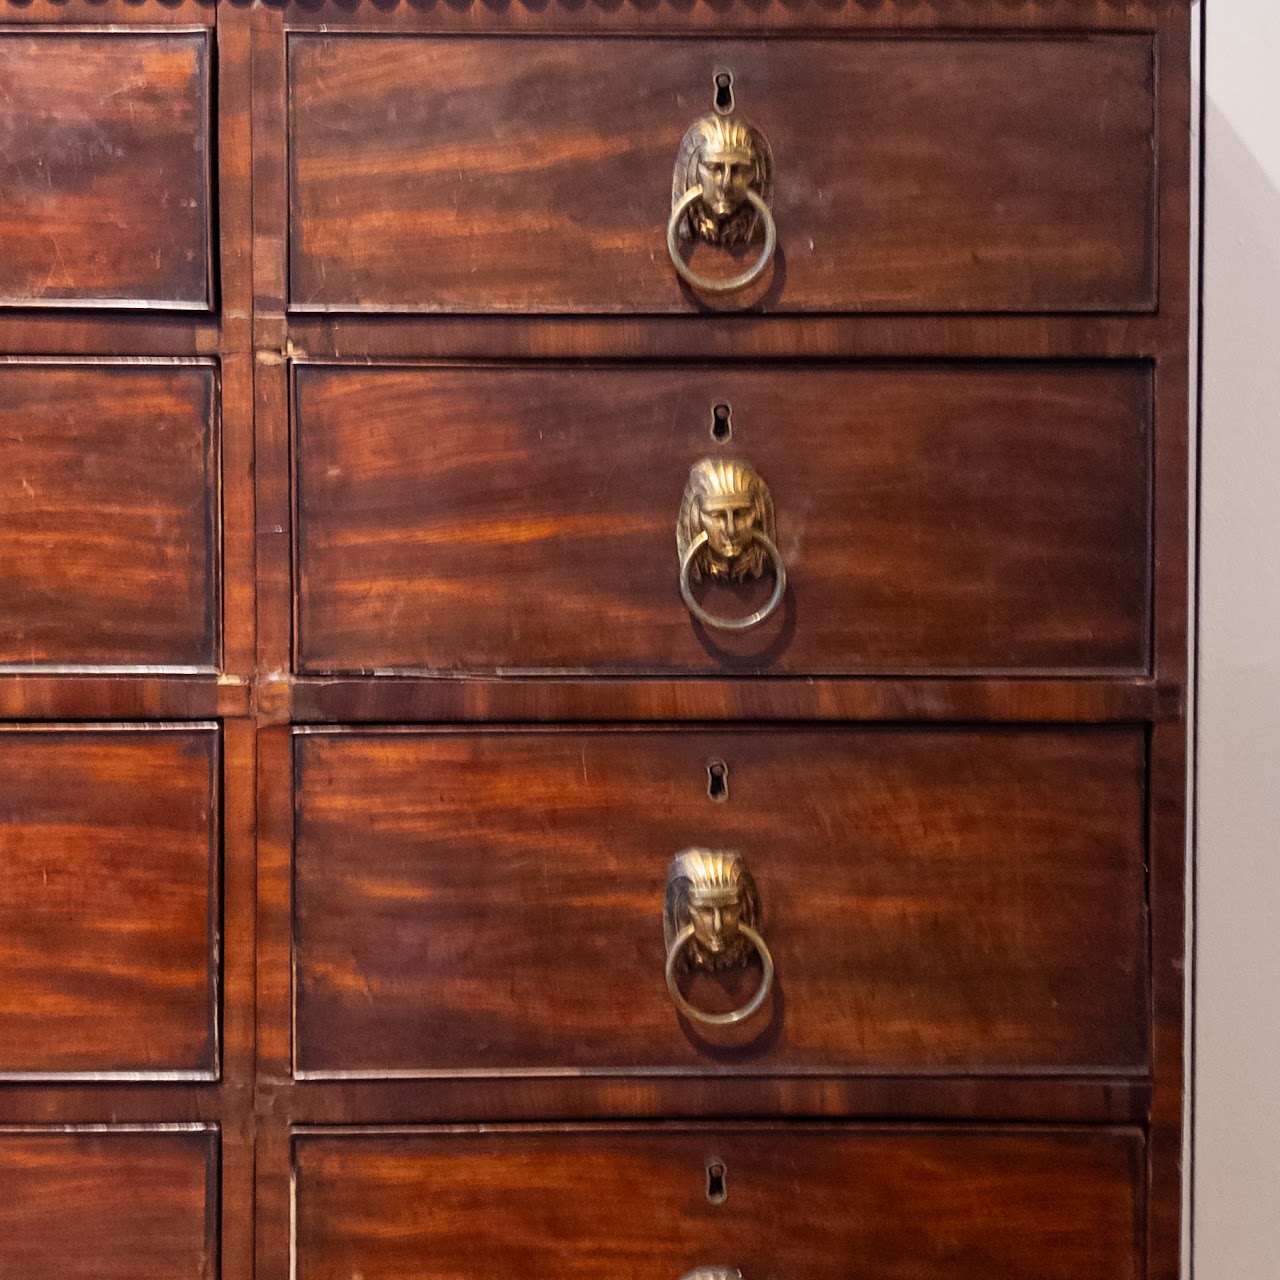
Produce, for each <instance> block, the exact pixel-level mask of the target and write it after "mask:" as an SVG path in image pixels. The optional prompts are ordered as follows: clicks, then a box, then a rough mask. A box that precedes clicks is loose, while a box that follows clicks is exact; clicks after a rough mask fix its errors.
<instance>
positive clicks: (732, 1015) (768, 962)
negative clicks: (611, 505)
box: [667, 924, 773, 1027]
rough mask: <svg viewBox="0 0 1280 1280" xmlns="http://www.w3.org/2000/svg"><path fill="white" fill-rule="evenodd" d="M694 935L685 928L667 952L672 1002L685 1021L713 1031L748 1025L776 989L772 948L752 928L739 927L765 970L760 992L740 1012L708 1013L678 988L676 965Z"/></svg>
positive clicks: (734, 1010) (762, 975) (668, 979)
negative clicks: (743, 1024) (687, 998)
mask: <svg viewBox="0 0 1280 1280" xmlns="http://www.w3.org/2000/svg"><path fill="white" fill-rule="evenodd" d="M695 932H696V930H695V929H694V927H693V925H691V924H687V925H685V927H684V928H683V929H681V930H680V932H679V933H677V934H676V940H675V941H674V942H673V943H672V944H671V950H670V951H668V952H667V990H668V991H669V992H671V999H672V1000H674V1001H675V1006H676V1008H677V1009H679V1010H680V1012H681V1013H683V1014H684V1016H685V1017H686V1018H692V1019H694V1021H696V1022H705V1023H707V1024H708V1025H709V1026H712V1027H728V1026H732V1025H733V1024H734V1023H735V1022H745V1021H746V1019H747V1018H749V1017H751V1015H752V1014H753V1013H755V1012H756V1010H758V1009H759V1008H760V1006H761V1005H762V1004H764V1002H765V1000H766V998H767V997H768V995H769V990H770V988H771V987H772V986H773V956H771V955H770V954H769V948H768V947H767V946H766V945H765V940H764V939H763V938H762V937H761V936H760V935H759V934H758V933H757V932H756V931H755V930H754V929H753V928H752V927H751V926H750V925H747V924H740V925H739V926H738V932H739V933H740V934H741V935H742V936H743V937H744V938H746V940H747V941H748V942H749V943H751V945H752V946H753V947H755V949H756V951H757V953H758V954H759V956H760V964H761V966H762V968H763V970H764V972H763V973H762V974H761V975H760V989H759V990H758V991H757V992H756V993H755V995H753V996H752V997H751V999H750V1000H748V1001H747V1003H746V1004H744V1005H743V1006H742V1008H741V1009H733V1010H730V1012H728V1013H707V1012H706V1011H705V1010H704V1009H699V1008H697V1007H696V1006H695V1005H692V1004H690V1003H689V1001H688V1000H686V999H685V998H684V995H683V994H682V993H681V991H680V988H679V987H678V986H677V985H676V962H677V961H678V960H679V959H680V956H681V953H682V952H683V951H684V949H685V946H686V945H687V944H688V943H689V942H691V941H692V940H693V936H694V933H695Z"/></svg>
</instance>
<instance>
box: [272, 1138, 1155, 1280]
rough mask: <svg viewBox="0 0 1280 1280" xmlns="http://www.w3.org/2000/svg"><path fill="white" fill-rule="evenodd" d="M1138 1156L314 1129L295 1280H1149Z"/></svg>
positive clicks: (297, 1147) (303, 1158) (1073, 1144)
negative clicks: (694, 1279)
mask: <svg viewBox="0 0 1280 1280" xmlns="http://www.w3.org/2000/svg"><path fill="white" fill-rule="evenodd" d="M1142 1148H1143V1143H1142V1137H1141V1134H1140V1132H1139V1131H1138V1130H1136V1129H1099V1130H1095V1131H1093V1132H1086V1131H1081V1130H1051V1129H1014V1130H1011V1131H1005V1132H1000V1131H996V1130H989V1129H971V1128H964V1127H960V1128H955V1129H950V1130H941V1129H933V1128H907V1129H900V1130H896V1131H894V1130H887V1129H883V1128H874V1127H868V1128H861V1127H849V1128H843V1129H840V1128H832V1129H809V1128H795V1129H791V1130H783V1131H780V1130H778V1129H774V1128H760V1129H755V1128H743V1127H728V1126H725V1127H720V1126H716V1127H705V1128H698V1129H685V1128H675V1129H666V1130H660V1131H657V1132H654V1131H650V1132H638V1131H622V1132H617V1131H609V1130H598V1129H597V1130H592V1129H586V1130H580V1129H565V1130H561V1131H541V1130H539V1131H533V1132H522V1131H519V1130H516V1131H501V1130H500V1131H497V1132H488V1133H477V1132H474V1131H465V1130H464V1131H458V1132H448V1131H444V1132H432V1131H429V1130H428V1131H420V1132H412V1133H407V1134H404V1133H401V1134H397V1133H392V1132H385V1131H381V1132H376V1133H367V1134H363V1133H357V1134H353V1135H351V1136H347V1135H343V1134H337V1133H333V1132H321V1133H314V1134H313V1133H302V1134H300V1135H298V1136H297V1137H296V1138H295V1139H294V1151H295V1163H296V1168H297V1194H296V1206H297V1209H296V1212H297V1231H296V1248H297V1275H298V1278H299V1280H339V1278H341V1280H348V1278H349V1277H351V1276H353V1275H365V1276H369V1277H373V1276H377V1277H378V1280H464V1278H470V1277H476V1278H477V1280H478V1278H479V1277H481V1276H489V1275H492V1274H494V1273H495V1272H499V1273H501V1274H502V1275H505V1276H511V1277H513V1280H546V1277H549V1276H561V1277H566V1278H569V1280H577V1278H578V1277H582V1278H584V1280H585V1278H586V1277H589V1276H590V1277H595V1276H598V1275H600V1274H602V1273H603V1274H618V1275H634V1276H644V1277H649V1276H652V1277H655V1280H656V1278H657V1277H673V1278H674V1277H678V1276H681V1275H684V1274H686V1273H687V1272H689V1271H692V1270H693V1269H694V1268H696V1267H707V1266H717V1267H728V1268H733V1269H735V1270H737V1269H740V1270H741V1272H742V1274H743V1275H744V1276H747V1277H751V1276H758V1277H770V1276H787V1277H793V1276H794V1277H796V1280H845V1277H847V1276H849V1275H850V1274H856V1275H857V1276H859V1277H866V1280H907V1278H908V1277H912V1278H914V1277H925V1276H928V1277H930V1278H932V1277H934V1276H937V1277H943V1276H945V1277H947V1280H991V1278H992V1277H995V1276H999V1277H1001V1280H1137V1278H1138V1277H1139V1276H1141V1275H1142V1270H1143V1269H1142V1258H1141V1252H1140V1249H1139V1247H1138V1239H1139V1228H1140V1223H1141V1221H1142V1213H1143V1207H1142V1206H1143V1193H1142V1178H1141V1159H1142ZM709 1166H713V1167H719V1168H720V1169H721V1170H722V1171H723V1172H722V1175H721V1176H722V1179H723V1183H722V1187H721V1188H720V1189H719V1190H722V1192H723V1198H722V1199H721V1200H720V1202H719V1203H713V1199H712V1193H713V1192H714V1193H715V1194H717V1195H718V1191H716V1189H714V1188H712V1187H710V1186H709V1182H710V1177H709Z"/></svg>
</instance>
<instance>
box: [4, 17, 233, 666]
mask: <svg viewBox="0 0 1280 1280" xmlns="http://www.w3.org/2000/svg"><path fill="white" fill-rule="evenodd" d="M2 44H3V41H0V45H2ZM216 414H217V390H216V383H215V373H214V370H213V368H212V367H211V366H207V365H177V364H171V363H156V364H153V365H150V366H146V365H143V366H140V365H138V364H137V363H129V364H112V363H110V362H93V363H86V364H58V363H35V362H31V361H20V362H15V363H9V364H6V363H0V592H2V593H3V599H4V607H3V610H0V663H5V664H14V665H47V666H117V667H119V666H123V667H130V666H164V667H188V668H189V667H203V668H211V667H214V666H216V665H217V661H218V597H219V591H218V463H217V456H216V448H217V444H216V437H217V424H216Z"/></svg>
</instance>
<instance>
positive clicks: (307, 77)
mask: <svg viewBox="0 0 1280 1280" xmlns="http://www.w3.org/2000/svg"><path fill="white" fill-rule="evenodd" d="M288 58H289V66H288V75H289V96H290V128H291V139H290V156H289V164H290V182H291V191H290V277H289V279H290V298H291V305H292V306H293V308H294V309H295V310H322V311H323V310H390V311H445V312H531V313H647V314H663V313H680V312H690V311H696V310H697V309H699V308H700V307H701V306H702V305H704V302H705V300H706V298H708V297H714V296H715V295H706V294H699V293H697V292H696V291H691V290H689V289H687V288H686V287H684V286H683V285H682V284H681V282H680V280H679V278H678V277H677V275H676V272H675V270H674V268H673V266H672V264H671V262H670V260H669V258H668V253H667V246H666V227H667V220H668V216H669V214H670V210H671V198H672V173H673V169H674V167H675V162H676V157H677V152H678V150H679V147H680V144H681V138H682V136H683V134H684V133H685V130H686V129H687V128H688V127H689V126H690V125H692V124H693V122H694V121H695V119H697V118H698V117H700V116H704V115H706V114H708V113H710V112H711V111H712V105H713V96H714V91H713V77H714V75H715V73H716V72H718V71H720V70H722V69H725V70H728V71H729V72H730V73H731V74H732V75H733V77H734V85H733V92H734V96H735V103H736V107H737V110H738V112H739V113H740V114H741V115H742V116H743V117H745V118H747V119H749V120H750V121H751V122H752V123H753V124H754V125H756V126H757V127H758V128H759V129H760V130H761V131H762V132H763V133H764V135H765V138H766V140H767V142H768V144H769V146H770V148H771V150H772V154H773V170H774V180H773V187H774V197H773V210H774V215H775V217H776V222H777V227H778V244H779V248H778V251H777V256H776V260H775V264H774V266H773V268H771V271H770V272H769V273H768V274H767V275H766V277H764V280H763V283H762V286H761V289H760V290H757V291H755V292H753V291H751V290H748V291H747V292H746V294H745V296H744V295H742V294H734V295H730V297H731V302H730V303H729V305H733V306H740V305H742V304H743V303H744V302H746V303H755V304H758V305H760V306H762V307H764V308H766V309H768V310H772V311H778V312H854V311H1011V312H1035V311H1125V310H1149V309H1150V308H1151V307H1152V305H1153V300H1154V290H1155V265H1154V264H1155V242H1156V234H1155V203H1154V192H1155V156H1154V149H1153V141H1154V91H1155V86H1154V65H1155V64H1154V53H1153V46H1152V42H1151V39H1150V37H1149V36H1146V35H1130V36H1123V35H1115V36H1091V37H1082V36H1076V37H1071V36H1061V37H1056V36H1051V37H1044V36H1030V35H1028V36H1024V37H999V36H996V37H972V38H968V37H961V38H955V37H951V38H929V39H921V38H891V39H872V38H857V37H851V38H845V37H833V38H825V39H793V38H787V37H781V36H774V37H772V38H771V39H770V40H768V41H763V40H721V39H689V38H672V39H640V38H632V39H625V38H623V39H619V38H609V39H601V38H581V37H556V38H534V37H528V36H506V37H496V36H486V37H443V38H442V37H429V36H420V35H413V36H410V35H394V36H393V35H381V36H374V35H371V34H352V33H345V34H340V35H338V34H329V33H325V34H303V33H295V34H292V35H291V36H290V37H289V55H288ZM1103 104H1105V107H1104V106H1103ZM758 251H759V245H755V244H753V245H748V246H746V247H744V248H743V249H742V250H741V255H742V256H743V257H744V258H751V257H754V256H755V255H756V254H757V252H758ZM711 253H712V251H711V250H709V249H708V250H707V254H708V255H711ZM717 257H718V258H720V259H723V260H724V261H723V262H721V263H720V264H719V265H717V263H716V261H715V258H717ZM729 263H730V252H729V251H726V250H716V251H715V252H714V257H712V258H710V260H709V261H708V262H707V263H706V264H705V265H702V264H701V260H700V263H699V264H698V269H699V270H701V271H703V272H704V273H705V274H713V273H714V274H721V275H725V274H730V273H731V271H730V265H729Z"/></svg>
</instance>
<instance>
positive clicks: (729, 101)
mask: <svg viewBox="0 0 1280 1280" xmlns="http://www.w3.org/2000/svg"><path fill="white" fill-rule="evenodd" d="M715 86H716V110H717V111H718V112H719V113H720V114H721V115H722V116H727V115H728V114H729V112H730V111H732V110H733V72H732V71H717V72H716V77H715Z"/></svg>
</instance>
